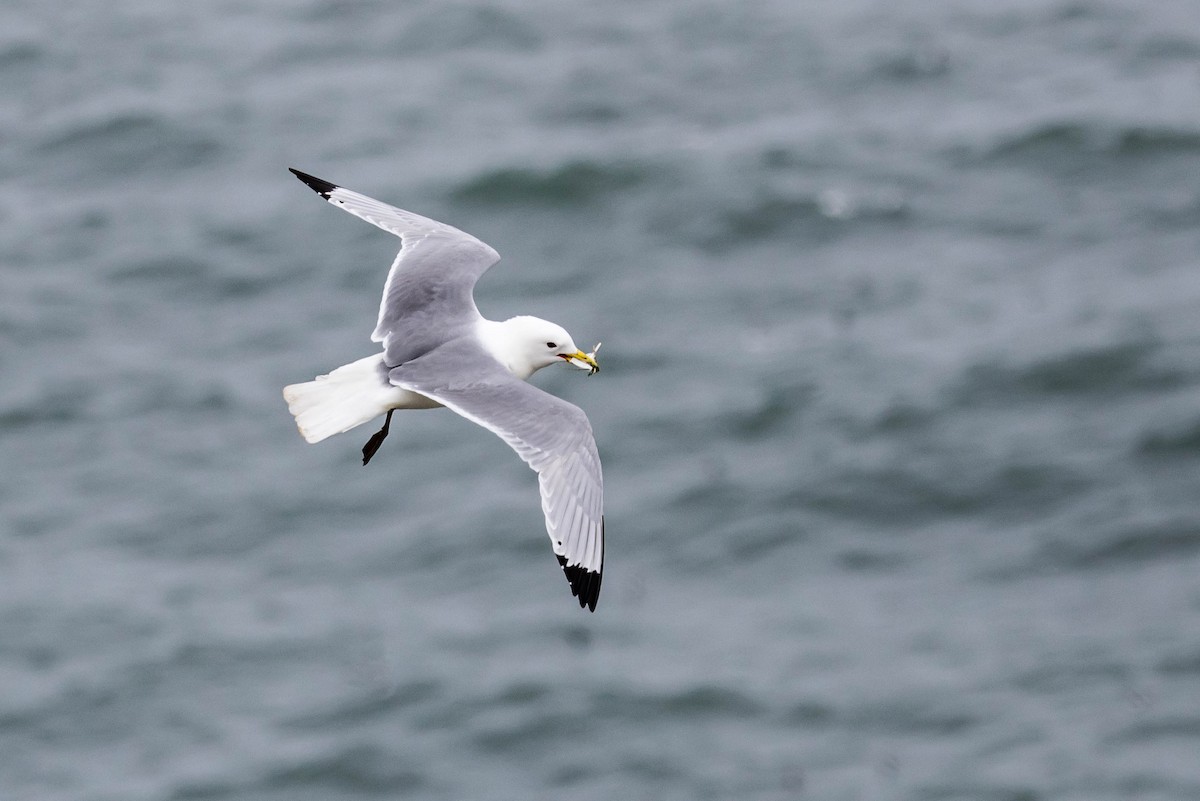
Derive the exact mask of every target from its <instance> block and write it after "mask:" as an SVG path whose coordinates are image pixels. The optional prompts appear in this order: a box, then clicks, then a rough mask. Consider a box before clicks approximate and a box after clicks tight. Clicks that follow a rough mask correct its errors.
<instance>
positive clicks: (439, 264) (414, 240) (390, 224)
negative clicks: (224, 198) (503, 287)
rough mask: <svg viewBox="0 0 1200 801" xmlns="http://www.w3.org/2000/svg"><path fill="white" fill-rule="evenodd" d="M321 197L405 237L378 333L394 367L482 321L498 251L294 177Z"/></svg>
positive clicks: (307, 177) (324, 184) (466, 236)
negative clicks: (481, 292) (485, 288)
mask: <svg viewBox="0 0 1200 801" xmlns="http://www.w3.org/2000/svg"><path fill="white" fill-rule="evenodd" d="M292 173H293V174H294V175H295V176H296V177H297V178H299V179H300V180H301V181H303V182H304V183H306V184H308V186H309V187H310V188H311V189H312V190H313V191H314V192H316V193H317V194H319V195H320V196H321V197H323V198H325V199H326V200H328V201H329V202H330V203H332V204H333V205H335V206H337V207H339V208H341V209H343V210H345V211H348V212H350V213H351V214H353V215H354V216H355V217H360V218H362V219H364V220H366V221H367V222H369V223H371V224H372V225H376V226H378V227H380V228H382V229H383V230H385V231H387V232H389V233H391V234H395V235H396V236H398V237H400V253H399V254H398V255H397V256H396V260H395V261H394V262H392V268H391V270H389V271H388V277H387V281H386V282H385V283H384V285H383V299H382V300H381V301H380V303H379V320H378V322H377V323H376V325H375V331H374V333H372V334H371V340H372V341H373V342H382V343H383V348H384V352H385V353H386V358H387V363H388V364H403V363H404V362H406V361H408V360H409V359H412V358H415V357H416V356H419V355H420V354H422V353H424V352H426V351H428V350H431V349H432V348H435V347H437V346H438V345H440V344H442V343H443V342H446V341H447V340H448V339H451V338H453V337H454V336H458V335H460V334H461V333H463V329H464V328H465V326H467V325H472V324H474V322H475V320H477V319H478V317H479V310H478V309H476V308H475V299H474V297H473V296H472V292H473V291H474V289H475V282H476V281H478V280H479V276H481V275H483V274H484V272H486V271H487V269H488V268H489V267H491V266H492V265H493V264H495V263H496V262H498V261H499V260H500V254H499V253H497V252H496V251H495V250H494V249H492V247H491V246H490V245H487V244H486V243H484V242H481V241H479V240H478V239H476V238H475V237H473V236H471V235H470V234H468V233H464V232H462V231H460V230H458V229H457V228H454V227H452V226H449V225H446V224H444V223H440V222H438V221H436V220H431V219H429V218H428V217H422V216H421V215H419V214H413V213H412V212H410V211H404V210H403V209H398V208H396V207H395V206H389V205H388V204H387V203H382V202H380V201H378V200H375V199H374V198H369V197H367V196H366V195H361V194H359V193H358V192H353V191H351V190H349V189H346V188H344V187H340V186H337V185H336V184H331V183H329V182H328V181H323V180H321V179H320V178H316V177H313V176H311V175H308V174H306V173H303V172H300V171H299V170H295V169H293V170H292Z"/></svg>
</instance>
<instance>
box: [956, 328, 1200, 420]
mask: <svg viewBox="0 0 1200 801" xmlns="http://www.w3.org/2000/svg"><path fill="white" fill-rule="evenodd" d="M1159 350H1160V346H1159V344H1158V343H1157V342H1153V341H1132V342H1117V343H1113V344H1110V345H1102V346H1099V347H1094V348H1081V349H1078V350H1074V351H1070V352H1068V353H1063V354H1058V355H1053V356H1048V357H1046V358H1043V359H1039V360H1036V361H1033V362H1031V363H1029V364H1024V365H1015V366H1014V365H1006V364H1003V363H1000V362H985V363H981V364H976V365H973V366H971V367H969V368H967V370H966V371H965V373H964V376H963V378H962V381H961V383H960V385H959V388H958V390H957V391H956V392H955V395H956V399H957V402H958V404H959V405H967V406H969V405H974V404H976V403H981V402H988V401H1009V400H1013V399H1021V398H1030V397H1047V396H1072V395H1091V394H1113V393H1122V392H1138V391H1161V390H1164V389H1175V388H1177V387H1180V386H1183V385H1185V384H1187V383H1188V376H1187V375H1186V374H1184V373H1182V372H1180V371H1178V370H1174V369H1171V368H1168V367H1164V366H1162V365H1160V364H1158V363H1156V360H1155V357H1156V356H1157V354H1158V352H1159Z"/></svg>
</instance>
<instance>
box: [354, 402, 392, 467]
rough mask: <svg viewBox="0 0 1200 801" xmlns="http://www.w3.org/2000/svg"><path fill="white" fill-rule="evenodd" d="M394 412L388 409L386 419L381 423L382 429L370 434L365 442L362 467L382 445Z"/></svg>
mask: <svg viewBox="0 0 1200 801" xmlns="http://www.w3.org/2000/svg"><path fill="white" fill-rule="evenodd" d="M394 411H395V409H388V413H387V419H386V420H384V421H383V428H381V429H379V430H378V431H376V432H375V433H374V434H372V435H371V438H370V439H369V440H367V444H366V445H363V449H362V455H363V466H364V467H366V465H367V462H369V461H371V457H372V456H374V455H375V452H376V451H378V450H379V446H380V445H382V444H383V441H384V440H385V439H387V435H388V427H389V426H391V424H392V412H394Z"/></svg>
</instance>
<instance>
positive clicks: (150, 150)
mask: <svg viewBox="0 0 1200 801" xmlns="http://www.w3.org/2000/svg"><path fill="white" fill-rule="evenodd" d="M38 150H39V151H40V153H41V154H42V155H44V156H50V157H53V158H56V159H61V158H70V157H75V158H78V159H80V160H81V161H84V162H86V163H87V165H88V167H89V174H93V175H94V174H107V175H110V176H117V175H127V174H129V173H137V174H144V173H153V172H156V171H160V170H164V169H185V168H189V167H197V166H202V165H206V164H210V163H212V162H213V161H215V160H216V158H217V157H218V155H219V154H220V152H221V145H220V143H219V142H218V140H217V139H215V138H213V137H211V136H208V135H206V134H203V133H200V132H199V131H196V130H194V129H192V128H190V127H185V126H182V125H179V124H178V123H177V122H175V121H173V120H169V119H166V118H164V117H162V116H160V115H157V114H149V113H143V112H125V113H119V114H116V115H114V116H111V117H106V118H103V119H91V120H81V121H76V122H72V123H70V124H67V125H64V126H63V127H62V128H61V129H60V130H58V131H56V132H54V133H51V134H50V135H48V136H47V137H46V138H45V139H44V140H43V141H42V142H41V144H40V145H39V146H38Z"/></svg>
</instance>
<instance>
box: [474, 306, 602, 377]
mask: <svg viewBox="0 0 1200 801" xmlns="http://www.w3.org/2000/svg"><path fill="white" fill-rule="evenodd" d="M494 325H495V329H494V331H495V335H494V339H495V341H494V343H493V345H492V352H493V355H495V356H496V358H497V359H499V361H500V363H501V364H503V365H505V366H506V367H507V368H508V369H509V370H511V371H512V373H513V375H515V376H517V377H518V378H521V379H525V378H529V376H531V375H533V374H534V373H536V372H537V371H538V370H541V369H542V368H543V367H549V366H550V365H552V364H557V363H559V362H567V363H568V364H573V365H575V366H576V367H579V368H580V369H583V370H591V371H593V372H595V371H596V370H599V369H600V366H599V365H597V364H596V359H595V357H594V356H592V355H591V354H589V353H584V352H583V351H581V350H580V349H579V348H578V347H577V346H576V345H575V341H574V340H573V339H571V335H570V334H568V333H567V332H566V329H564V328H563V327H562V326H561V325H557V324H556V323H552V322H550V321H549V320H542V319H541V318H538V317H527V316H522V317H513V318H510V319H508V320H505V321H504V322H502V323H494Z"/></svg>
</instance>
